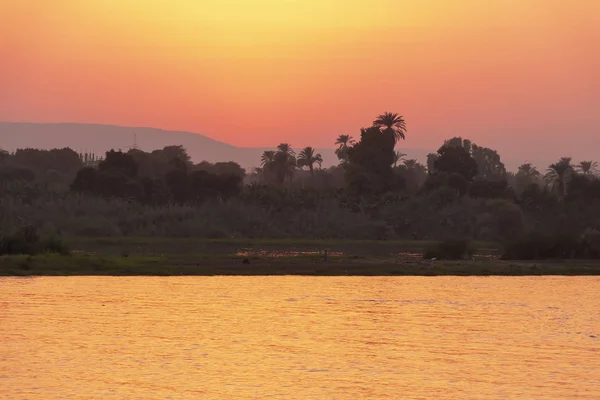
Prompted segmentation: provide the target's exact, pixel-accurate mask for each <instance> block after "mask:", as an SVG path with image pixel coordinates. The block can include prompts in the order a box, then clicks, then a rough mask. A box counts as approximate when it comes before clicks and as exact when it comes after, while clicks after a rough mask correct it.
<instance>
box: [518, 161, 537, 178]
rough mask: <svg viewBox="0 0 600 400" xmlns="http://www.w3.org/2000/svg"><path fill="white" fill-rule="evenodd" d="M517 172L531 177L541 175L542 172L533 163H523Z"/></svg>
mask: <svg viewBox="0 0 600 400" xmlns="http://www.w3.org/2000/svg"><path fill="white" fill-rule="evenodd" d="M517 174H522V175H525V176H528V177H531V178H535V177H538V176H540V172H539V171H538V170H537V169H536V168H535V167H534V166H533V165H531V163H525V164H521V166H520V167H519V169H518V171H517Z"/></svg>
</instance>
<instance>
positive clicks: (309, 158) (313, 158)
mask: <svg viewBox="0 0 600 400" xmlns="http://www.w3.org/2000/svg"><path fill="white" fill-rule="evenodd" d="M314 164H318V165H319V168H321V164H323V157H321V154H318V153H317V154H315V149H313V148H312V147H310V146H308V147H305V148H304V149H302V151H301V152H300V154H298V166H300V167H305V166H306V167H308V170H309V171H310V173H311V174H313V173H314V167H313V165H314Z"/></svg>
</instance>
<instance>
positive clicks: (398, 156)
mask: <svg viewBox="0 0 600 400" xmlns="http://www.w3.org/2000/svg"><path fill="white" fill-rule="evenodd" d="M404 157H406V154H404V153H401V152H399V151H395V152H394V159H393V160H394V167H397V166H398V163H399V162H400V161H403V160H404Z"/></svg>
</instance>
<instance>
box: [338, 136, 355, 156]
mask: <svg viewBox="0 0 600 400" xmlns="http://www.w3.org/2000/svg"><path fill="white" fill-rule="evenodd" d="M335 144H336V145H337V146H338V148H337V149H335V154H336V155H337V157H338V159H339V160H340V161H341V162H343V163H346V162H348V149H349V148H350V146H352V145H353V144H354V139H353V138H352V136H350V135H340V136H338V138H337V139H336V141H335Z"/></svg>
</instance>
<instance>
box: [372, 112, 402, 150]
mask: <svg viewBox="0 0 600 400" xmlns="http://www.w3.org/2000/svg"><path fill="white" fill-rule="evenodd" d="M373 125H374V126H376V127H378V128H380V129H381V130H383V132H385V133H388V134H390V135H391V136H392V137H393V138H394V143H396V142H397V141H398V140H400V139H402V140H404V139H406V122H405V121H404V118H403V117H402V116H401V115H398V114H397V113H391V112H387V111H386V112H384V113H383V114H380V115H378V116H377V118H376V119H375V121H373Z"/></svg>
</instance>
